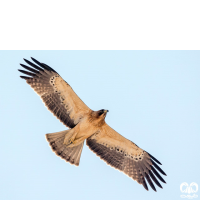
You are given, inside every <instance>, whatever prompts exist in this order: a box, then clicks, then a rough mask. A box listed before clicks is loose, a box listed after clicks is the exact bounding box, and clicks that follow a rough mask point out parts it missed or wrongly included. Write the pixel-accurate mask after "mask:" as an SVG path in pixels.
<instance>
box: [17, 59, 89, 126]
mask: <svg viewBox="0 0 200 200" xmlns="http://www.w3.org/2000/svg"><path fill="white" fill-rule="evenodd" d="M31 59H32V60H33V61H34V63H32V62H30V61H28V60H26V59H24V61H25V62H26V63H27V64H28V65H29V66H26V65H24V64H20V65H21V66H22V67H23V68H25V69H26V70H27V71H25V70H19V71H20V72H21V73H23V74H26V75H28V76H20V77H21V78H22V79H25V80H26V82H27V83H28V84H29V85H30V86H31V87H32V88H33V89H34V90H35V92H36V93H37V94H38V95H39V96H40V97H41V99H42V100H43V102H44V103H45V105H46V107H47V108H48V109H49V110H50V111H51V112H52V113H53V114H54V115H55V116H56V117H57V118H58V119H59V120H60V121H61V122H62V123H63V124H64V125H66V126H67V127H69V128H73V127H75V126H76V124H78V123H79V121H80V120H81V119H82V118H83V117H84V115H85V114H87V113H89V112H90V111H91V110H90V109H89V108H88V107H87V106H86V105H85V104H84V102H83V101H82V100H81V99H80V98H79V97H78V96H77V95H76V93H75V92H74V91H73V89H72V88H71V86H70V85H69V84H68V83H67V82H65V81H64V80H63V79H62V78H61V77H60V75H59V74H58V73H57V72H56V71H55V70H54V69H52V68H51V67H49V66H48V65H46V64H44V63H40V62H39V61H37V60H36V59H34V58H31Z"/></svg>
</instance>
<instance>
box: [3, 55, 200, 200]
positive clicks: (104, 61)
mask: <svg viewBox="0 0 200 200" xmlns="http://www.w3.org/2000/svg"><path fill="white" fill-rule="evenodd" d="M31 56H32V57H34V58H36V59H37V60H39V61H40V62H44V63H46V64H48V65H49V66H51V67H52V68H54V69H55V70H56V71H57V72H58V73H59V74H60V75H61V76H62V77H63V78H64V79H65V80H66V81H67V82H68V83H69V84H70V85H71V86H72V88H73V89H74V91H75V92H76V93H77V94H78V95H79V97H80V98H81V99H82V100H83V101H84V102H85V103H86V104H87V105H88V106H89V107H90V108H91V109H93V110H99V109H108V110H109V113H108V115H107V117H106V122H107V123H108V124H109V125H110V126H111V127H112V128H114V129H115V130H116V131H118V132H119V133H120V134H122V135H123V136H125V137H126V138H128V139H130V140H132V141H133V142H135V143H136V144H137V145H138V146H140V147H141V148H143V149H144V150H146V151H148V152H149V153H151V154H152V155H153V156H154V157H156V158H157V159H158V160H159V161H160V162H161V163H162V164H163V165H162V169H163V170H164V171H165V172H166V174H167V177H164V179H165V180H166V182H167V184H164V183H163V184H162V186H163V189H160V188H158V187H156V188H157V192H154V191H153V190H152V189H151V188H150V186H149V191H146V190H145V189H144V188H143V186H142V185H139V184H138V183H137V182H135V181H133V180H132V179H131V178H129V177H128V176H126V175H125V174H123V173H121V172H119V171H118V170H115V169H114V168H111V167H110V166H108V165H107V164H106V163H105V162H103V161H102V160H100V159H99V157H97V156H96V155H95V154H94V153H93V152H91V151H90V150H89V149H88V147H87V146H86V145H85V146H84V149H83V152H82V156H81V161H80V166H79V167H75V166H73V165H70V164H69V163H66V162H65V161H64V160H62V159H60V158H59V157H57V156H56V155H55V154H54V153H53V152H52V151H51V149H50V147H49V145H48V143H47V141H46V139H45V134H46V133H53V132H57V131H62V130H65V129H66V127H65V126H64V125H62V124H61V123H60V122H59V121H58V120H57V119H56V118H55V117H54V116H53V115H52V114H51V113H50V112H49V111H48V110H47V109H46V107H45V106H44V104H43V103H42V101H41V99H40V98H39V96H38V95H37V94H36V93H35V92H34V91H33V90H32V89H31V88H30V86H29V85H27V84H26V82H25V81H24V80H22V79H20V78H19V75H20V73H19V72H18V71H17V69H20V68H22V67H21V66H20V65H19V63H23V64H25V62H24V61H23V58H26V59H30V57H31ZM0 66H1V68H0V69H1V79H0V83H1V87H0V90H1V98H0V106H1V111H0V116H1V162H0V177H1V179H0V180H1V181H0V190H1V191H0V199H2V200H4V199H5V200H16V199H20V200H27V199H28V200H36V199H37V200H44V199H48V200H55V199H75V200H76V199H77V200H79V199H87V200H90V199H91V200H94V199H95V200H102V199H105V200H107V199H115V200H121V199H142V200H143V199H144V200H145V199H154V200H157V199H159V200H160V199H181V198H180V195H181V192H180V188H179V187H180V184H181V183H182V182H188V184H190V183H191V182H196V183H197V184H199V185H200V174H199V169H200V161H199V158H200V146H199V142H200V103H199V102H200V92H199V90H200V89H199V88H200V51H1V52H0ZM198 193H199V192H198ZM198 193H197V194H198Z"/></svg>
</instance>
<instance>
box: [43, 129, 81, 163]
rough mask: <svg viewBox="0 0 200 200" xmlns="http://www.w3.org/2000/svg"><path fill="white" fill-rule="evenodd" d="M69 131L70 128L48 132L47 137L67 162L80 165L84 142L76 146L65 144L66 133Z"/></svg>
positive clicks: (52, 146) (57, 153)
mask: <svg viewBox="0 0 200 200" xmlns="http://www.w3.org/2000/svg"><path fill="white" fill-rule="evenodd" d="M68 131H69V130H65V131H61V132H57V133H49V134H46V139H47V141H48V142H49V144H50V146H51V148H52V150H53V151H54V152H55V153H56V155H57V156H60V157H61V158H62V159H64V160H66V161H67V162H69V163H71V164H73V165H76V166H78V165H79V162H80V157H81V152H82V149H83V144H84V142H82V143H81V144H79V145H78V146H75V147H68V146H67V145H66V144H64V139H65V135H66V134H67V133H68Z"/></svg>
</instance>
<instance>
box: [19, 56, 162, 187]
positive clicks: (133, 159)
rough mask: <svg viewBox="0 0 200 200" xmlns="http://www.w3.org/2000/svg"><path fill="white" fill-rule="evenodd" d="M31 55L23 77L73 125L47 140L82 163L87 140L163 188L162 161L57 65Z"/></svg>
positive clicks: (123, 166)
mask: <svg viewBox="0 0 200 200" xmlns="http://www.w3.org/2000/svg"><path fill="white" fill-rule="evenodd" d="M31 59H32V60H33V62H34V63H32V62H30V61H28V60H26V59H24V60H25V62H26V63H27V64H28V65H29V66H27V65H24V64H20V65H21V66H22V67H23V68H25V69H26V70H27V71H25V70H19V71H20V72H22V73H24V74H26V75H28V76H20V77H21V78H22V79H25V80H26V82H27V83H28V84H29V85H30V86H31V87H32V88H33V89H34V90H35V92H36V93H37V94H38V95H39V96H40V97H41V99H42V100H43V102H44V104H45V106H46V107H47V108H48V110H50V111H51V112H52V113H53V114H54V116H56V117H57V118H58V119H59V120H60V121H61V122H62V123H63V124H64V125H65V126H66V127H68V128H69V129H67V130H65V131H61V132H56V133H51V134H46V139H47V141H48V142H49V144H50V146H51V148H52V150H53V151H54V152H55V153H56V154H57V155H58V156H60V157H61V158H63V159H64V160H66V161H67V162H69V163H71V164H74V165H77V166H78V165H79V161H80V157H81V152H82V149H83V144H84V141H85V140H86V144H87V145H88V146H89V148H90V149H91V150H92V151H93V152H94V153H95V154H96V155H97V156H99V157H100V158H101V159H102V160H104V161H105V162H106V163H107V164H108V165H110V166H112V167H114V168H115V169H118V170H120V171H122V172H124V173H125V174H126V175H128V176H129V177H131V178H132V179H133V180H136V181H137V182H138V183H139V184H142V185H143V186H144V188H145V189H146V190H148V186H147V183H146V181H147V182H148V183H149V185H150V186H151V188H152V189H153V190H154V191H156V188H155V186H154V183H155V184H156V185H157V186H158V187H160V188H162V186H161V184H160V183H159V181H158V179H159V180H160V181H161V182H163V183H166V182H165V180H164V179H163V178H162V177H161V175H160V173H161V174H163V175H166V174H165V172H164V171H163V170H162V169H161V168H160V167H159V166H158V165H157V164H160V165H161V163H160V162H159V161H158V160H157V159H156V158H154V157H153V156H152V155H151V154H149V153H148V152H146V151H144V150H143V149H141V148H140V147H138V146H137V145H136V144H135V143H133V142H131V141H130V140H128V139H126V138H125V137H123V136H122V135H120V134H119V133H118V132H116V131H115V130H114V129H112V128H111V127H110V126H109V125H108V124H107V123H106V122H105V117H106V115H107V113H108V110H104V109H102V110H99V111H93V110H91V109H90V108H89V107H88V106H87V105H86V104H85V103H84V102H83V101H82V100H81V99H80V98H79V97H78V96H77V95H76V93H75V92H74V91H73V89H72V88H71V86H70V85H69V84H68V83H67V82H66V81H64V79H62V77H61V76H60V75H59V74H58V73H57V72H56V71H55V70H54V69H52V68H51V67H49V66H48V65H46V64H44V63H40V62H39V61H37V60H36V59H34V58H31ZM156 163H157V164H156Z"/></svg>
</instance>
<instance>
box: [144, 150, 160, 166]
mask: <svg viewBox="0 0 200 200" xmlns="http://www.w3.org/2000/svg"><path fill="white" fill-rule="evenodd" d="M147 153H148V152H147ZM148 154H149V156H150V157H151V158H152V159H153V160H154V161H156V162H157V163H158V164H160V165H162V163H161V162H160V161H158V160H157V159H156V158H155V157H153V156H152V155H151V154H150V153H148Z"/></svg>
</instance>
